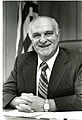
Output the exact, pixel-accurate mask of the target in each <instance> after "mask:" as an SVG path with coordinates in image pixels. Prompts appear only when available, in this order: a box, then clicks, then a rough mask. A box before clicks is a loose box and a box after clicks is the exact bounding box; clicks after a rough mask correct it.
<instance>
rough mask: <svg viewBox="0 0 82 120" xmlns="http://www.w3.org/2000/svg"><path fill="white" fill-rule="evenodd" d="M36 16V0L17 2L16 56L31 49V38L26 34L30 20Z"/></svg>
mask: <svg viewBox="0 0 82 120" xmlns="http://www.w3.org/2000/svg"><path fill="white" fill-rule="evenodd" d="M37 16H38V3H37V1H19V2H18V26H17V40H16V56H17V55H19V54H21V53H24V52H27V51H31V50H32V46H31V40H30V38H29V36H28V26H29V23H30V21H32V20H33V19H34V18H36V17H37Z"/></svg>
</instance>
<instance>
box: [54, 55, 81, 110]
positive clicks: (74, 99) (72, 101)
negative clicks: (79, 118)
mask: <svg viewBox="0 0 82 120" xmlns="http://www.w3.org/2000/svg"><path fill="white" fill-rule="evenodd" d="M76 66H77V67H76V70H75V76H74V90H75V95H70V96H65V97H60V98H55V99H54V100H55V103H56V106H57V111H69V110H77V111H78V110H82V54H81V56H80V57H78V62H77V65H76Z"/></svg>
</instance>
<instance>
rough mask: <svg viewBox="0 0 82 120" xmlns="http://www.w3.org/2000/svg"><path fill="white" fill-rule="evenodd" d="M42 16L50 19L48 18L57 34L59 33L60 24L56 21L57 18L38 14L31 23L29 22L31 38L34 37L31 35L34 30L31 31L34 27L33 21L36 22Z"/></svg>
mask: <svg viewBox="0 0 82 120" xmlns="http://www.w3.org/2000/svg"><path fill="white" fill-rule="evenodd" d="M41 18H43V19H48V20H49V21H50V22H51V24H52V27H53V29H54V30H55V32H56V34H57V35H58V34H59V32H60V29H59V25H58V23H57V22H56V20H55V19H54V18H51V17H47V16H38V17H37V18H35V19H33V20H32V21H31V22H30V24H29V30H28V34H29V37H30V39H31V38H32V36H31V35H32V34H31V33H32V32H31V28H32V25H33V23H34V22H36V21H37V20H38V19H41Z"/></svg>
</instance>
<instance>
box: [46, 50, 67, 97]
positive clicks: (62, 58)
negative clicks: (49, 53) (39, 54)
mask: <svg viewBox="0 0 82 120" xmlns="http://www.w3.org/2000/svg"><path fill="white" fill-rule="evenodd" d="M67 61H68V57H67V55H66V53H65V52H64V50H61V49H60V51H59V55H58V56H57V59H56V61H55V63H54V66H53V69H52V73H51V77H50V81H49V88H48V98H52V97H53V96H54V94H55V92H56V90H57V87H58V85H59V83H60V82H61V79H62V77H63V75H64V73H65V71H66V67H65V63H66V62H67Z"/></svg>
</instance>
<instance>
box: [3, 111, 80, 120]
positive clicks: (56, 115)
mask: <svg viewBox="0 0 82 120" xmlns="http://www.w3.org/2000/svg"><path fill="white" fill-rule="evenodd" d="M3 115H5V116H15V117H28V118H37V119H40V118H46V119H47V118H48V119H51V120H52V119H54V120H55V119H56V120H64V118H66V119H67V120H82V111H78V112H77V111H76V112H75V111H74V112H73V111H72V112H34V113H27V112H19V111H18V110H17V109H16V110H10V111H3Z"/></svg>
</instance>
